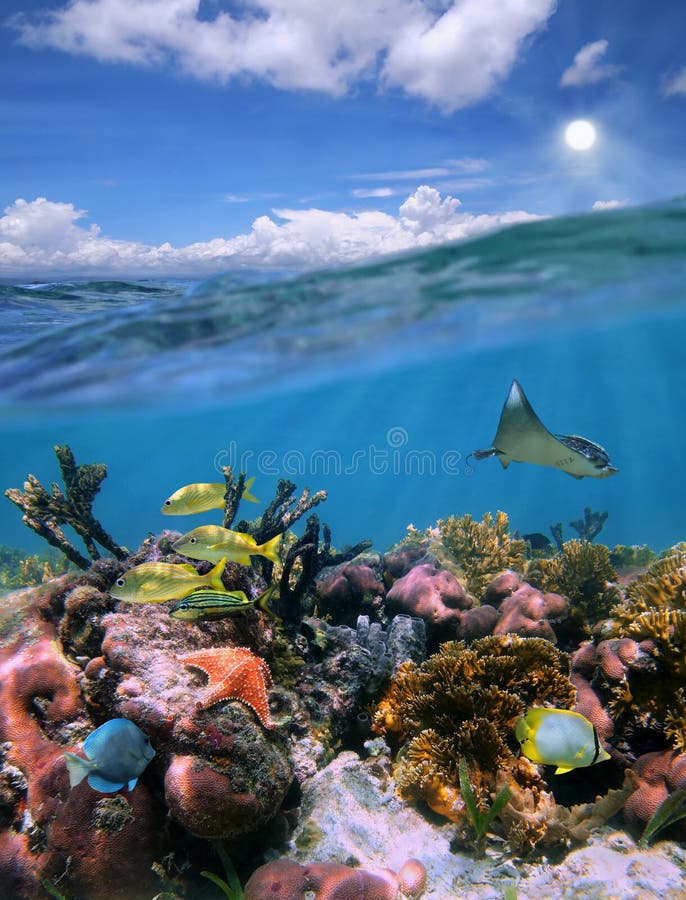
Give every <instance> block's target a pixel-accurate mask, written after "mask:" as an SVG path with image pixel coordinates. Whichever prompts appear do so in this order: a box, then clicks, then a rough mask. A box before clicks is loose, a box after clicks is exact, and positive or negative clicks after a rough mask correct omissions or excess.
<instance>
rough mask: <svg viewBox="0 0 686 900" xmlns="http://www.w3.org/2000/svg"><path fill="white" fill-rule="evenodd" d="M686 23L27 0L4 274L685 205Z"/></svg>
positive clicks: (8, 15) (606, 0)
mask: <svg viewBox="0 0 686 900" xmlns="http://www.w3.org/2000/svg"><path fill="white" fill-rule="evenodd" d="M685 26H686V10H684V5H683V0H660V2H659V3H658V4H651V3H647V2H645V0H625V2H622V3H618V2H616V0H592V2H591V0H560V2H558V3H555V2H554V0H526V2H525V0H458V2H449V0H431V2H426V0H425V2H421V0H393V2H392V3H388V2H382V0H339V2H338V3H337V4H332V3H328V2H324V0H252V2H249V3H248V2H244V0H233V2H223V0H202V2H197V0H71V2H65V0H52V2H50V3H46V2H41V0H22V2H15V0H5V3H3V5H2V20H0V85H2V87H1V88H0V113H1V114H0V163H1V164H0V209H2V210H4V214H2V215H1V216H0V276H3V277H5V278H8V277H9V278H34V277H47V276H49V275H51V274H55V275H57V274H59V275H70V276H76V275H80V276H84V275H95V276H106V277H109V276H111V275H120V276H134V275H136V276H142V275H150V276H155V277H159V276H166V275H190V276H196V275H208V274H212V273H213V272H217V271H225V270H227V269H231V268H234V267H245V266H247V267H253V268H254V267H264V266H266V267H273V268H280V269H281V268H295V269H297V268H307V267H312V266H323V265H330V264H337V263H342V262H343V263H344V262H349V261H354V260H357V259H361V258H365V257H367V256H373V255H378V254H380V253H386V252H395V251H398V250H404V249H408V248H411V247H415V246H427V245H429V244H434V243H440V242H442V241H446V240H454V239H459V238H463V237H470V236H473V235H475V234H478V233H481V232H482V231H484V230H485V229H488V228H492V227H498V226H501V225H504V224H508V223H510V222H516V221H523V220H526V219H527V218H531V217H535V216H547V215H558V214H565V213H569V212H577V211H590V210H592V209H593V208H594V206H595V207H596V208H604V207H606V206H617V205H627V204H631V205H634V204H640V203H645V202H649V201H652V200H656V199H661V198H667V197H671V196H675V195H677V194H680V193H683V192H684V191H685V190H686V46H685V45H684V40H683V38H684V33H685ZM575 118H585V119H588V120H590V121H591V122H593V123H594V125H595V127H596V129H597V140H596V143H595V144H594V146H593V147H592V148H591V149H589V150H585V151H578V150H573V149H571V148H570V147H569V146H567V145H566V143H565V141H564V139H563V132H564V128H565V125H566V124H567V123H568V122H569V121H570V120H572V119H575Z"/></svg>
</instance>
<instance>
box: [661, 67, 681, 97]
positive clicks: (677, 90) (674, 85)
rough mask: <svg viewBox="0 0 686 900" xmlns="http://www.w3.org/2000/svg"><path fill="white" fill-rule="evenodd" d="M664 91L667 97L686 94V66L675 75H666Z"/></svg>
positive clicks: (663, 84) (663, 85) (663, 83)
mask: <svg viewBox="0 0 686 900" xmlns="http://www.w3.org/2000/svg"><path fill="white" fill-rule="evenodd" d="M662 93H663V94H664V95H665V97H673V96H678V95H680V94H681V95H686V66H684V67H683V69H679V71H678V72H676V73H675V74H674V75H669V76H666V77H665V78H664V80H663V82H662Z"/></svg>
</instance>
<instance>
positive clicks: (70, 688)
mask: <svg viewBox="0 0 686 900" xmlns="http://www.w3.org/2000/svg"><path fill="white" fill-rule="evenodd" d="M37 593H38V595H39V597H42V599H43V600H44V592H37ZM11 602H12V601H11V599H10V598H5V603H11ZM39 607H40V604H38V605H36V606H33V607H30V606H29V607H25V608H24V614H25V619H24V621H23V628H20V629H18V630H17V632H16V634H17V635H22V634H23V635H24V643H23V646H22V640H21V638H19V640H18V641H17V640H15V641H14V642H13V643H11V644H8V643H6V644H5V646H4V647H3V648H2V650H0V740H2V741H4V742H6V743H5V747H4V753H3V754H2V756H3V765H2V772H1V773H0V786H1V790H2V796H3V801H4V802H3V805H4V806H5V809H6V811H7V812H8V813H9V815H10V816H11V820H12V825H13V826H14V827H15V829H16V831H13V830H10V829H7V828H5V829H3V830H0V883H2V885H3V896H6V897H8V898H9V897H12V898H22V900H23V898H27V900H28V898H33V897H37V896H39V895H40V893H41V887H40V883H41V880H43V879H47V880H48V881H52V880H57V879H59V878H60V876H62V874H63V873H64V872H65V867H67V861H68V871H69V877H68V879H66V882H67V883H68V885H69V892H70V894H72V895H74V896H84V897H88V898H89V900H105V898H120V900H126V898H132V897H137V896H143V892H149V891H153V892H154V890H155V888H156V886H157V885H158V882H157V879H156V878H155V876H154V875H153V873H152V872H151V870H150V866H151V865H152V863H153V862H154V860H155V859H156V858H157V857H158V856H159V854H160V851H161V839H160V837H159V835H160V831H159V828H157V827H156V826H157V823H158V822H159V819H160V814H161V810H160V809H159V805H158V804H157V803H156V802H155V801H153V799H152V797H151V795H150V793H149V792H148V791H147V789H145V788H144V787H143V786H140V787H139V790H138V791H136V793H135V795H133V794H132V795H129V797H128V799H126V800H125V799H124V798H123V797H122V798H121V799H122V802H123V804H124V807H125V810H126V811H125V812H124V811H123V810H121V811H120V814H119V817H118V820H117V821H118V823H119V824H118V825H117V827H116V828H112V827H110V826H111V823H112V821H114V820H113V819H112V818H111V817H109V816H107V815H105V816H102V815H101V816H99V812H102V809H101V807H99V805H98V804H99V803H102V801H103V797H102V795H101V794H98V793H97V792H95V791H93V790H92V789H90V788H89V787H88V785H87V784H85V783H83V784H81V785H79V786H78V787H76V788H74V789H71V790H70V787H69V778H68V774H67V770H66V766H65V762H64V751H65V750H67V749H74V745H75V744H76V743H77V742H78V740H79V739H80V738H81V737H83V736H84V735H85V734H87V733H88V731H89V730H91V727H90V726H89V723H88V718H87V714H86V708H85V705H84V702H83V697H82V694H81V689H80V681H81V677H82V676H81V670H80V669H79V667H78V666H76V665H74V664H73V663H71V662H69V661H68V660H67V659H65V657H64V655H63V653H62V652H61V649H60V645H59V642H58V641H57V638H56V633H55V628H54V626H53V625H52V623H50V622H47V621H45V620H44V619H43V618H42V616H41V615H39V613H38V609H39ZM110 801H111V798H110ZM105 802H107V801H105ZM115 818H116V817H115ZM134 821H135V822H136V823H137V824H136V826H135V827H134V826H133V825H132V823H133V822H134ZM85 823H93V830H92V832H91V834H90V836H89V839H88V840H87V841H84V825H85ZM113 869H114V870H117V871H120V876H119V877H118V878H117V883H116V885H111V884H110V878H109V875H110V873H111V871H112V870H113ZM148 896H150V894H148Z"/></svg>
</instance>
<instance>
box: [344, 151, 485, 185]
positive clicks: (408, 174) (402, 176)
mask: <svg viewBox="0 0 686 900" xmlns="http://www.w3.org/2000/svg"><path fill="white" fill-rule="evenodd" d="M487 168H488V162H487V160H485V159H479V158H474V157H471V156H465V157H463V158H462V159H447V160H445V162H444V163H443V165H440V166H433V167H431V168H425V169H394V170H391V171H388V172H366V173H364V174H362V175H351V176H350V177H351V178H354V179H356V180H364V181H421V180H423V179H426V178H447V177H448V176H450V175H458V174H459V175H472V174H474V173H476V172H482V171H483V170H484V169H487Z"/></svg>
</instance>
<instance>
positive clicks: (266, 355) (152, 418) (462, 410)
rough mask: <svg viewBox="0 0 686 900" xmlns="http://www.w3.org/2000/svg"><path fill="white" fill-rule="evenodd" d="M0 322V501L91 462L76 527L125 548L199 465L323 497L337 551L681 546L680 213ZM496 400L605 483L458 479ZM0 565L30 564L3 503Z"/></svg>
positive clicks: (46, 304)
mask: <svg viewBox="0 0 686 900" xmlns="http://www.w3.org/2000/svg"><path fill="white" fill-rule="evenodd" d="M93 275H94V278H95V279H97V273H93ZM0 312H1V316H2V323H3V328H2V331H1V333H0V488H2V489H3V490H4V489H5V488H8V487H21V485H22V484H23V482H24V480H25V478H26V475H27V473H29V472H31V473H33V474H34V475H35V476H36V477H38V478H39V479H40V481H41V482H42V483H43V484H45V485H48V486H49V485H50V483H51V482H52V481H59V471H58V468H57V462H56V459H55V457H54V454H53V449H52V448H53V446H54V445H55V444H69V445H70V446H71V448H72V450H73V451H74V454H75V457H76V461H77V462H80V463H87V462H104V463H106V464H107V468H108V477H107V479H106V480H105V482H104V483H103V485H102V489H101V492H100V494H99V495H98V497H97V498H96V501H95V504H94V512H95V514H96V516H97V517H98V518H99V519H100V521H101V522H102V523H103V525H104V526H105V528H106V529H107V530H108V531H109V532H110V533H111V534H112V535H113V536H114V537H115V539H116V540H117V541H118V542H119V543H121V544H125V545H126V546H128V547H135V546H137V545H138V544H139V543H140V542H141V541H142V540H143V539H144V538H145V537H146V535H147V534H148V533H150V532H153V533H157V532H159V531H161V530H162V529H163V528H165V527H169V526H171V527H174V528H178V529H179V530H186V529H188V528H189V527H194V526H195V525H197V524H199V522H200V517H193V518H190V517H188V518H186V517H179V518H174V519H169V518H167V517H164V516H162V515H161V513H160V506H161V504H162V503H163V501H164V499H165V498H166V497H168V496H169V495H170V494H171V493H172V492H173V491H174V490H176V489H177V488H178V487H180V486H182V485H184V484H187V483H189V482H194V481H216V480H221V466H222V465H231V466H232V467H233V468H234V470H235V471H236V472H238V471H246V473H247V475H248V476H249V477H250V476H255V478H256V481H255V485H254V488H253V493H255V494H256V496H257V497H259V498H260V500H261V501H263V502H264V503H266V502H268V501H269V500H270V499H271V497H272V496H273V492H274V489H275V486H276V483H277V481H278V479H280V478H288V479H290V480H291V481H293V482H294V483H295V484H296V485H297V486H298V489H299V490H300V489H302V488H304V487H310V488H311V489H312V490H321V489H324V490H326V491H327V493H328V499H327V501H326V502H325V503H324V504H323V505H322V506H320V507H319V508H318V510H317V512H318V513H319V515H320V518H321V519H322V520H323V521H324V522H326V523H328V524H329V526H330V527H331V530H332V533H333V542H334V544H335V545H336V546H337V547H342V546H343V545H345V544H348V543H356V542H358V541H360V540H363V539H370V540H372V541H373V542H374V545H375V547H376V548H377V549H379V550H383V549H386V548H387V547H388V546H389V545H391V544H392V543H394V542H395V541H398V540H399V539H401V538H402V537H403V536H404V534H405V533H406V528H407V526H408V524H410V523H412V524H413V525H414V526H415V527H417V528H420V529H421V528H426V527H428V526H430V525H432V524H434V523H435V522H436V520H437V519H438V518H442V517H445V516H448V515H450V514H456V515H462V514H464V513H470V514H471V515H472V516H474V517H477V518H481V516H482V515H483V514H484V513H485V512H487V511H491V512H495V511H496V510H498V509H501V510H504V511H505V512H507V514H508V516H509V519H510V526H511V529H512V530H513V531H514V530H517V531H519V532H520V533H522V534H526V533H530V532H543V533H548V534H549V528H550V526H551V525H553V524H555V523H562V526H563V536H564V538H565V539H569V538H572V537H576V532H575V531H574V529H573V528H572V527H571V525H570V524H569V523H571V522H572V521H574V520H577V519H580V518H582V517H583V510H584V508H585V507H590V508H591V509H592V510H594V511H601V512H607V513H608V517H607V520H606V522H605V526H604V529H603V532H602V534H601V536H600V538H599V540H601V541H602V542H603V543H606V544H608V545H610V546H613V545H614V544H618V543H622V544H648V545H650V546H651V547H652V548H653V549H654V550H656V551H659V550H661V549H663V548H666V547H668V546H669V545H671V544H673V543H674V542H676V541H678V540H683V539H684V537H685V536H686V528H685V527H684V526H685V524H686V523H685V522H684V512H683V510H684V502H685V500H686V489H685V488H684V475H683V471H684V469H683V467H684V453H685V448H686V202H685V201H683V200H674V201H671V202H668V203H664V204H660V205H656V206H652V207H648V208H643V209H636V210H621V211H616V212H606V213H594V214H590V215H583V216H577V217H569V218H562V219H548V220H544V221H539V222H534V223H530V224H525V225H520V226H516V227H513V228H510V229H507V230H504V231H501V232H498V233H492V234H489V235H486V236H484V237H482V238H480V239H477V240H473V241H470V242H463V243H458V244H455V245H452V246H447V247H440V248H431V249H426V250H422V251H418V252H414V253H411V254H407V255H403V256H399V257H393V258H385V259H382V260H379V261H375V262H369V263H366V264H363V265H358V266H353V267H348V268H341V269H336V270H331V271H321V272H313V273H308V274H304V275H292V274H291V275H288V274H284V273H238V274H230V275H226V276H220V277H216V278H213V279H211V280H209V281H206V282H200V283H190V282H188V283H184V282H178V281H177V282H167V283H165V282H144V283H141V282H133V281H132V282H111V281H105V280H99V281H98V280H91V281H89V282H86V283H78V282H71V283H68V284H67V283H60V284H50V285H46V284H43V285H30V284H29V285H23V286H9V285H6V286H4V287H0ZM513 379H517V380H518V381H519V382H520V384H521V385H522V387H523V388H524V390H525V391H526V394H527V396H528V398H529V401H530V402H531V404H532V406H533V408H534V409H535V411H536V413H537V414H538V416H539V418H540V419H541V421H542V422H543V424H544V425H545V426H546V427H547V428H548V429H550V430H551V431H552V432H554V433H557V434H578V435H582V436H584V437H586V438H588V439H590V440H592V441H594V442H597V443H599V444H601V445H602V446H603V447H605V449H606V450H607V452H608V453H609V455H610V459H611V462H612V464H613V465H615V466H617V467H618V468H619V473H618V474H617V475H614V476H612V477H610V478H607V479H602V480H601V479H591V478H584V479H583V480H576V479H573V478H571V477H569V476H568V475H566V474H564V473H561V472H559V471H556V470H553V469H547V468H542V467H539V466H533V465H528V464H519V463H513V464H512V465H510V466H509V468H508V469H507V470H505V469H503V468H502V467H501V465H500V464H499V463H498V461H497V460H496V459H494V458H489V459H485V460H482V461H480V462H476V461H474V460H473V459H469V454H470V453H471V452H472V451H473V450H475V449H477V448H479V449H481V448H487V447H490V446H491V443H492V441H493V438H494V435H495V431H496V428H497V425H498V420H499V417H500V412H501V409H502V405H503V402H504V400H505V397H506V395H507V392H508V389H509V387H510V384H511V382H512V380H513ZM246 507H248V508H245V509H242V510H241V515H242V516H243V515H244V516H246V517H250V518H252V517H254V516H255V515H257V514H258V513H259V509H260V507H259V506H258V507H252V506H251V505H249V504H246ZM217 515H218V513H217ZM204 521H208V522H210V521H218V519H217V517H216V516H215V517H213V515H212V514H211V513H207V514H204V518H203V522H204ZM301 527H302V523H298V526H296V529H295V530H296V531H299V530H300V528H301ZM0 544H3V545H9V546H13V547H21V548H25V549H27V550H30V551H31V552H36V551H38V550H41V549H43V546H42V543H41V541H40V539H39V538H38V537H37V536H35V535H33V534H32V533H31V532H30V531H29V530H28V529H27V528H26V527H25V526H24V525H23V524H22V522H21V514H20V512H19V510H17V509H16V508H15V507H14V506H12V504H11V503H10V502H9V501H6V500H4V499H2V514H1V515H0Z"/></svg>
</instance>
